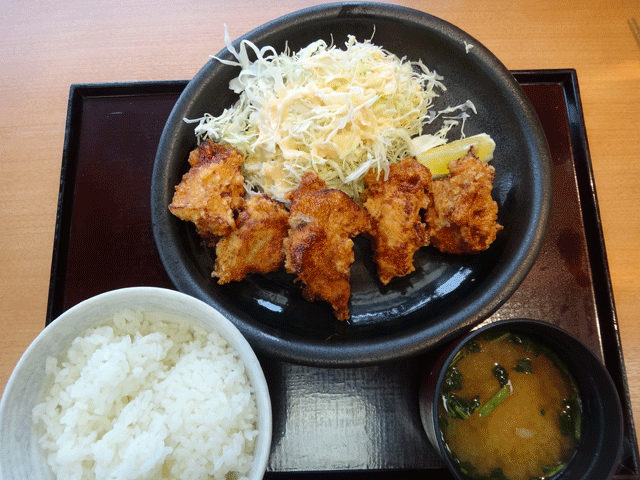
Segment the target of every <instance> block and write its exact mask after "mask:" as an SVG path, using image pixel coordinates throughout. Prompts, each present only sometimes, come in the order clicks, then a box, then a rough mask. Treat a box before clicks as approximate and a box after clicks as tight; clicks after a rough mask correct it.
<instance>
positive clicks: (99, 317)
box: [0, 287, 272, 480]
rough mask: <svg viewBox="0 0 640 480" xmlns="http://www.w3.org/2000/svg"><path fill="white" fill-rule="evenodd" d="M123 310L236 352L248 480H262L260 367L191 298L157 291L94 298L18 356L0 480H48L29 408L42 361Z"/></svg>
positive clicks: (267, 412)
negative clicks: (182, 323) (246, 428)
mask: <svg viewBox="0 0 640 480" xmlns="http://www.w3.org/2000/svg"><path fill="white" fill-rule="evenodd" d="M123 308H130V309H132V310H142V311H145V310H152V311H164V312H167V313H170V314H176V315H180V316H181V317H183V318H185V319H186V320H188V321H192V322H193V323H195V324H197V325H200V326H202V327H204V328H205V329H208V330H216V331H218V332H219V333H220V334H221V335H222V336H223V337H224V338H225V339H226V340H227V341H228V343H229V345H231V346H232V347H233V348H234V349H235V350H236V352H238V354H239V356H240V358H241V360H242V361H243V362H244V365H245V368H246V371H247V375H248V377H249V379H250V381H251V384H252V385H253V387H254V390H255V394H256V403H257V407H258V415H259V417H258V428H259V431H260V433H259V436H258V440H257V442H256V447H255V452H254V465H253V467H252V469H251V472H250V475H249V478H250V479H255V480H257V479H260V478H262V477H263V475H264V472H265V470H266V466H267V461H268V459H269V453H270V450H271V436H272V412H271V400H270V397H269V389H268V387H267V382H266V379H265V377H264V373H263V371H262V367H261V366H260V363H259V361H258V359H257V357H256V355H255V353H254V351H253V350H252V348H251V346H250V345H249V343H248V342H247V341H246V340H245V338H244V337H243V336H242V334H241V333H240V331H239V330H238V329H237V328H236V327H235V326H234V325H233V324H232V323H231V322H230V321H229V320H227V319H226V318H225V317H224V316H222V314H220V313H219V312H218V311H217V310H215V309H214V308H213V307H211V306H209V305H207V304H206V303H204V302H202V301H200V300H198V299H196V298H194V297H191V296H189V295H186V294H183V293H180V292H177V291H174V290H168V289H162V288H153V287H132V288H124V289H120V290H114V291H110V292H107V293H103V294H101V295H97V296H95V297H92V298H90V299H87V300H85V301H84V302H82V303H80V304H78V305H76V306H74V307H72V308H70V309H69V310H67V311H66V312H64V313H63V314H62V315H60V316H59V317H58V318H57V319H56V320H54V321H53V322H52V323H51V324H50V325H49V326H47V327H46V328H45V329H44V330H43V331H42V332H41V333H40V335H38V337H37V338H36V339H35V340H34V341H33V343H32V344H31V345H30V346H29V348H28V349H27V350H26V351H25V353H24V354H23V355H22V358H20V361H19V362H18V364H17V365H16V367H15V369H14V371H13V373H12V374H11V377H10V378H9V382H8V383H7V386H6V389H5V391H4V394H3V396H2V401H1V402H0V479H3V480H4V479H6V480H9V479H11V480H31V479H35V478H37V479H41V480H48V479H51V480H53V479H54V477H53V474H52V472H51V470H50V468H49V466H48V465H47V463H46V460H45V457H44V455H43V454H42V453H41V451H40V449H39V446H38V444H37V434H36V433H35V428H34V426H33V422H32V419H31V412H32V410H33V408H34V406H35V405H36V404H38V403H40V402H42V401H43V399H44V396H43V395H44V392H43V384H44V382H45V360H46V358H47V357H48V356H54V357H60V356H61V355H62V354H63V353H64V352H66V350H67V349H68V348H69V347H70V345H71V342H72V340H73V339H74V338H76V337H77V336H79V335H81V334H82V333H83V332H84V331H85V330H87V329H88V328H92V327H96V326H99V325H101V324H102V323H104V322H105V320H106V319H108V317H110V316H111V315H113V314H114V313H115V312H117V311H119V310H122V309H123Z"/></svg>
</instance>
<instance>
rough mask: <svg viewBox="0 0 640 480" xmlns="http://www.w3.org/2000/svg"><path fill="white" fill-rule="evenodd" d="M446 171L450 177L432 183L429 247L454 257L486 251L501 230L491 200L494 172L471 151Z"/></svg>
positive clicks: (428, 217)
mask: <svg viewBox="0 0 640 480" xmlns="http://www.w3.org/2000/svg"><path fill="white" fill-rule="evenodd" d="M448 167H449V172H450V174H449V176H447V177H445V178H443V179H439V180H434V181H433V182H432V192H433V199H434V202H433V206H432V207H430V208H429V209H428V211H427V223H428V224H429V227H430V228H429V233H430V234H431V244H432V245H434V246H435V247H436V248H438V249H439V250H440V251H442V252H445V253H454V254H466V253H476V252H481V251H483V250H486V249H487V248H489V245H491V243H492V242H493V241H494V240H495V239H496V235H497V233H498V232H499V231H500V230H502V228H503V227H502V225H500V224H499V223H498V204H497V203H496V202H495V200H493V198H491V189H492V188H493V179H494V176H495V169H494V168H493V167H492V166H490V165H488V164H487V163H485V162H482V161H480V160H478V158H477V157H476V156H475V155H474V154H473V151H472V150H470V151H469V153H467V154H466V155H465V156H464V157H461V158H459V159H458V160H454V161H452V162H450V163H449V165H448Z"/></svg>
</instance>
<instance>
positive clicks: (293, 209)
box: [284, 172, 371, 320]
mask: <svg viewBox="0 0 640 480" xmlns="http://www.w3.org/2000/svg"><path fill="white" fill-rule="evenodd" d="M287 199H288V200H290V202H291V205H290V208H289V212H290V216H289V225H290V229H289V235H288V237H287V238H286V239H285V240H284V251H285V269H286V270H287V272H289V273H293V274H295V275H296V276H297V280H299V281H301V282H302V283H303V284H304V287H303V295H304V297H305V298H306V299H307V300H309V301H314V300H318V299H320V300H324V301H326V302H328V303H329V304H331V306H332V307H333V310H334V313H335V315H336V317H337V318H338V319H339V320H346V319H348V318H349V298H350V296H351V286H350V284H349V280H350V278H351V264H352V263H353V261H354V253H353V241H352V240H351V238H352V237H355V236H357V235H358V234H360V233H362V232H365V231H367V230H369V229H370V228H371V221H370V218H369V214H368V213H367V211H366V210H365V209H364V208H362V207H361V206H359V205H358V204H357V203H355V202H354V201H353V200H352V199H351V198H350V197H349V196H348V195H347V194H346V193H344V192H342V191H340V190H336V189H329V188H327V187H326V184H325V183H324V181H322V180H321V179H320V178H318V176H317V175H316V173H315V172H307V173H306V174H305V175H304V176H303V177H302V180H301V182H300V185H299V186H298V188H297V189H296V190H294V191H293V192H291V193H290V194H289V195H288V197H287Z"/></svg>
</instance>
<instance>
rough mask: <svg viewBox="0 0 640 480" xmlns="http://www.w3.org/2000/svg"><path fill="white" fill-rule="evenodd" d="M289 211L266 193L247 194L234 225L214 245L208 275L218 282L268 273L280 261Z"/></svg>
mask: <svg viewBox="0 0 640 480" xmlns="http://www.w3.org/2000/svg"><path fill="white" fill-rule="evenodd" d="M288 220H289V212H288V211H287V209H286V208H285V206H284V205H283V204H281V203H279V202H277V201H275V200H272V199H271V198H269V197H268V196H267V195H256V196H253V197H250V198H249V199H248V200H247V201H246V202H245V205H244V208H243V209H242V210H241V211H240V214H239V215H238V218H237V220H236V228H235V230H233V231H232V232H231V233H230V234H229V235H227V236H225V237H223V238H221V239H220V241H219V242H218V243H217V245H216V261H215V267H214V270H213V273H212V274H211V276H212V277H217V278H218V283H219V284H224V283H229V282H232V281H240V280H242V279H243V278H245V277H246V276H247V275H249V274H250V273H269V272H274V271H276V270H279V269H281V268H282V267H283V265H284V251H283V249H282V242H283V240H284V238H285V237H286V236H287V232H288V230H289V223H288Z"/></svg>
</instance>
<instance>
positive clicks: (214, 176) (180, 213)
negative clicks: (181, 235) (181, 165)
mask: <svg viewBox="0 0 640 480" xmlns="http://www.w3.org/2000/svg"><path fill="white" fill-rule="evenodd" d="M243 163H244V158H243V156H242V155H241V154H240V153H239V152H238V151H237V150H235V149H234V148H230V147H225V146H222V145H218V144H216V143H213V142H210V141H205V142H203V143H202V144H200V145H199V146H198V148H196V149H195V150H194V151H192V152H191V153H190V155H189V164H190V165H191V168H190V169H189V171H188V172H187V173H185V174H184V176H183V177H182V181H181V182H180V183H179V184H178V185H177V186H176V188H175V192H174V194H173V199H172V202H171V204H170V205H169V210H170V211H171V213H172V214H174V215H175V216H176V217H178V218H180V219H182V220H186V221H189V222H193V223H194V224H195V226H196V230H197V232H198V234H199V235H200V236H202V237H203V238H204V239H205V240H207V242H208V243H209V244H210V245H214V244H215V243H216V242H217V240H218V238H219V237H222V236H224V235H227V234H229V233H230V232H231V231H232V230H233V229H234V228H235V217H234V215H235V211H236V210H238V209H239V208H241V207H242V205H243V204H244V198H243V197H244V194H245V189H244V177H243V175H242V165H243Z"/></svg>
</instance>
